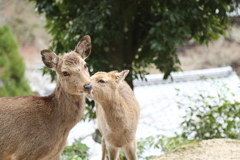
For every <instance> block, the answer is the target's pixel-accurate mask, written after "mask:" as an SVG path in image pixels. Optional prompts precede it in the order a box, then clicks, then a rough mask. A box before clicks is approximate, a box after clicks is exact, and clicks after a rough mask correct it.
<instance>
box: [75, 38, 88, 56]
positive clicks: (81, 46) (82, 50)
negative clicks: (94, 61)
mask: <svg viewBox="0 0 240 160" xmlns="http://www.w3.org/2000/svg"><path fill="white" fill-rule="evenodd" d="M91 49H92V46H91V37H90V36H89V35H86V36H84V37H83V38H82V39H81V40H80V41H79V42H78V44H77V46H76V48H75V50H74V51H75V52H77V53H78V54H80V55H81V56H82V58H83V59H86V58H87V57H88V56H89V55H90V53H91Z"/></svg>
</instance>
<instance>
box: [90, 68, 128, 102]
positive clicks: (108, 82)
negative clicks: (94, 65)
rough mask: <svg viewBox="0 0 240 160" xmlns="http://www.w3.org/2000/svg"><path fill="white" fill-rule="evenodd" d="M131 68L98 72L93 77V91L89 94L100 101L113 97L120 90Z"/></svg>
mask: <svg viewBox="0 0 240 160" xmlns="http://www.w3.org/2000/svg"><path fill="white" fill-rule="evenodd" d="M128 72H129V70H124V71H122V72H117V71H111V72H108V73H107V72H97V73H95V74H94V75H93V76H92V77H91V83H92V84H93V91H92V93H91V94H88V95H87V96H88V97H89V98H91V99H93V100H96V101H98V102H100V101H102V100H106V99H112V98H114V96H115V95H116V94H115V92H118V87H119V85H120V83H122V81H124V79H125V77H126V76H127V74H128Z"/></svg>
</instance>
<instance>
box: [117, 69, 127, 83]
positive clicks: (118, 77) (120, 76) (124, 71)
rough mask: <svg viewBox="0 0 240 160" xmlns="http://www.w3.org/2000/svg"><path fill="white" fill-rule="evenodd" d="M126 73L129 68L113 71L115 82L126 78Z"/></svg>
mask: <svg viewBox="0 0 240 160" xmlns="http://www.w3.org/2000/svg"><path fill="white" fill-rule="evenodd" d="M128 73H129V70H123V71H122V72H120V73H115V80H116V82H117V83H120V82H122V81H124V79H125V78H126V76H127V75H128Z"/></svg>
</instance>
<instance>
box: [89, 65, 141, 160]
mask: <svg viewBox="0 0 240 160" xmlns="http://www.w3.org/2000/svg"><path fill="white" fill-rule="evenodd" d="M128 72H129V71H128V70H124V71H122V72H120V73H118V72H117V71H112V72H109V73H106V72H97V73H96V74H94V75H93V76H92V77H91V83H92V85H93V91H92V93H90V94H87V96H88V97H89V98H91V99H93V100H94V101H95V105H96V112H97V121H98V129H99V131H100V132H101V134H102V160H104V159H105V153H106V150H107V152H108V156H109V158H110V160H117V158H118V154H119V150H120V148H122V149H123V151H124V153H125V155H126V156H127V158H128V159H129V160H137V152H136V148H137V143H136V130H137V125H138V121H139V115H140V107H139V104H138V101H137V100H136V98H135V96H134V93H133V91H132V89H131V88H130V87H129V85H128V84H127V83H126V82H125V81H124V79H125V77H126V76H127V74H128Z"/></svg>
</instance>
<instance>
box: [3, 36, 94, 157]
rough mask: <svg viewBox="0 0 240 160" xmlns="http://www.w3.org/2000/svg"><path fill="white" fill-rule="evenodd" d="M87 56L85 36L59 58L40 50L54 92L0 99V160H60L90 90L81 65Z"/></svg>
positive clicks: (87, 46) (87, 47)
mask: <svg viewBox="0 0 240 160" xmlns="http://www.w3.org/2000/svg"><path fill="white" fill-rule="evenodd" d="M90 52H91V39H90V36H88V35H87V36H84V37H83V38H82V39H81V40H80V42H79V43H78V45H77V46H76V48H75V50H74V51H71V52H69V53H66V54H64V55H62V56H57V55H56V54H55V53H53V52H52V51H49V50H42V51H41V55H42V60H43V62H44V64H45V65H46V66H47V67H48V68H50V69H52V70H54V71H55V72H56V75H57V81H56V88H55V90H54V92H53V93H52V94H51V95H49V96H46V97H40V96H20V97H5V98H0V159H1V160H60V154H61V152H62V150H63V149H64V147H65V144H66V140H67V137H68V134H69V131H70V130H71V129H72V128H73V126H74V125H76V124H77V123H78V122H79V120H80V119H81V117H82V115H83V111H84V108H85V97H84V92H91V90H92V86H91V84H90V75H89V72H88V69H87V66H86V62H85V61H84V59H85V58H87V57H88V56H89V54H90ZM16 65H17V64H16Z"/></svg>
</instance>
